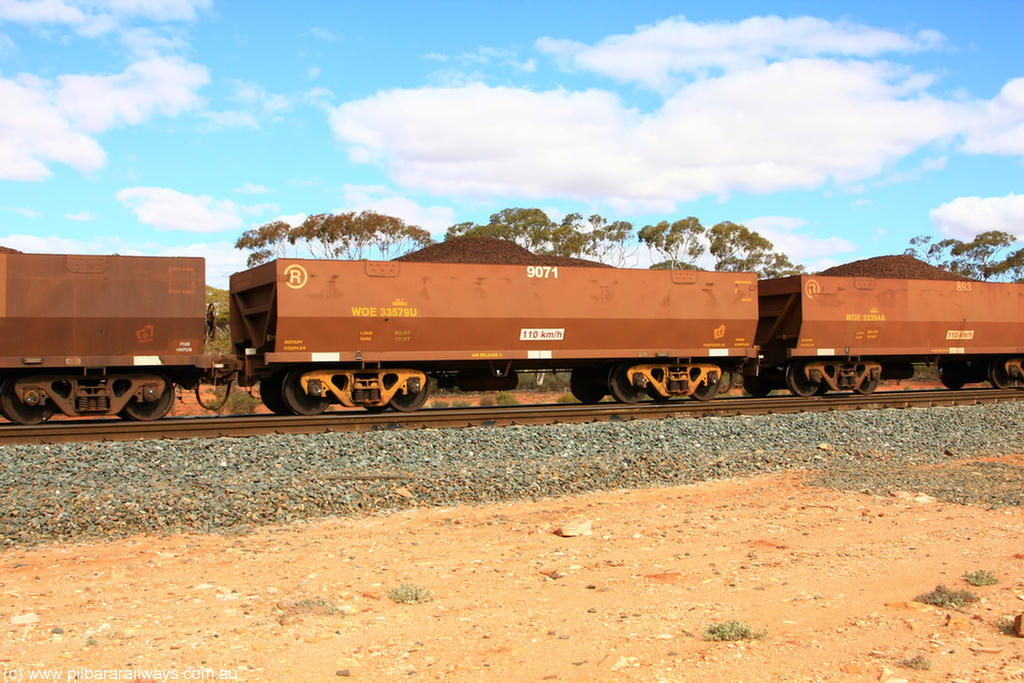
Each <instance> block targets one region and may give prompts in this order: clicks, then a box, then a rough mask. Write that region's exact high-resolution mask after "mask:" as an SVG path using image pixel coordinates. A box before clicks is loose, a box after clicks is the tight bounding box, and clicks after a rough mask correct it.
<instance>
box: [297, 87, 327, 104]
mask: <svg viewBox="0 0 1024 683" xmlns="http://www.w3.org/2000/svg"><path fill="white" fill-rule="evenodd" d="M333 99H334V93H333V92H331V91H330V90H328V89H327V88H311V89H310V90H308V91H306V92H305V94H303V95H302V100H303V101H304V102H309V103H310V104H314V105H316V106H326V105H328V104H329V103H330V101H331V100H333Z"/></svg>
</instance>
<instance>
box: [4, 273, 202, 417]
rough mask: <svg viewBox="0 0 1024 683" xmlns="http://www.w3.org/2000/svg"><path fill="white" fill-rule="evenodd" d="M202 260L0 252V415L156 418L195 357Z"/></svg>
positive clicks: (193, 376) (187, 379)
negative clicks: (61, 414)
mask: <svg viewBox="0 0 1024 683" xmlns="http://www.w3.org/2000/svg"><path fill="white" fill-rule="evenodd" d="M204 280H205V261H204V260H203V259H201V258H185V257H175V258H157V257H141V256H82V255H65V254H21V253H0V340H2V341H0V411H2V413H3V414H4V416H5V417H7V418H8V419H10V420H11V421H13V422H19V423H23V424H33V423H37V422H42V421H43V420H45V419H47V418H48V417H50V416H51V415H52V414H54V413H55V412H58V411H59V412H61V413H63V414H65V415H73V416H79V415H121V416H122V417H126V418H131V419H138V420H152V419H156V418H159V417H163V416H164V415H165V414H166V413H167V411H168V410H169V409H170V407H171V405H172V403H173V400H174V391H173V385H174V384H175V383H178V384H182V385H185V386H191V385H192V384H193V383H194V382H196V381H198V378H199V377H200V375H202V374H204V372H207V371H212V367H211V366H212V365H213V364H214V360H213V359H211V358H210V357H208V356H204V355H203V354H204V341H205V329H206V321H205V316H204V310H205V307H206V289H205V281H204Z"/></svg>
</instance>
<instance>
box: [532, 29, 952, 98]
mask: <svg viewBox="0 0 1024 683" xmlns="http://www.w3.org/2000/svg"><path fill="white" fill-rule="evenodd" d="M944 40H945V39H944V37H943V36H942V34H940V33H938V32H936V31H922V32H920V33H918V34H917V35H916V36H913V37H910V36H906V35H903V34H900V33H896V32H893V31H886V30H883V29H876V28H872V27H870V26H865V25H863V24H856V23H853V22H849V21H837V22H832V21H827V20H825V19H818V18H814V17H794V18H791V19H783V18H781V17H777V16H769V17H751V18H749V19H744V20H742V21H739V22H732V23H729V22H718V23H704V24H700V23H694V22H690V21H687V20H686V19H685V18H684V17H673V18H671V19H666V20H663V21H661V22H659V23H657V24H655V25H654V26H642V27H640V28H638V29H637V30H636V31H635V32H633V33H631V34H628V35H613V36H609V37H607V38H604V39H603V40H601V41H599V42H598V43H597V44H595V45H586V44H584V43H579V42H575V41H570V40H559V39H555V38H548V37H545V38H541V39H539V40H538V41H537V42H536V47H537V49H538V50H540V51H541V52H545V53H548V54H551V55H553V56H555V57H556V58H558V59H559V60H560V61H561V62H562V64H563V65H565V66H566V67H569V68H575V69H581V70H586V71H593V72H596V73H599V74H603V75H606V76H610V77H612V78H615V79H617V80H620V81H627V82H633V81H635V82H639V83H643V84H645V85H647V86H649V87H653V88H658V89H661V88H664V87H666V86H668V85H669V84H670V82H671V80H672V79H673V77H676V76H678V75H680V74H694V73H701V72H706V71H709V70H715V69H725V70H735V69H745V68H759V67H761V66H763V65H764V64H765V63H766V62H767V61H769V60H781V59H793V58H801V57H817V56H824V55H830V56H846V57H862V58H863V57H876V56H878V55H881V54H884V53H888V52H908V51H918V50H927V49H934V48H935V47H938V46H940V45H942V44H943V42H944Z"/></svg>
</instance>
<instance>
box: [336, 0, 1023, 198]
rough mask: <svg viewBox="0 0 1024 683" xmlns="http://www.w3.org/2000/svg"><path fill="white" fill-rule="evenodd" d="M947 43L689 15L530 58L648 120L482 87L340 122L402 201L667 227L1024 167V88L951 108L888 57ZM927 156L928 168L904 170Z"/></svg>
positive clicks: (925, 80)
mask: <svg viewBox="0 0 1024 683" xmlns="http://www.w3.org/2000/svg"><path fill="white" fill-rule="evenodd" d="M944 45H945V38H944V36H942V34H940V33H938V32H936V31H921V32H917V33H914V34H904V33H899V32H895V31H891V30H887V29H880V28H874V27H870V26H865V25H862V24H857V23H853V22H849V21H834V22H833V21H827V20H824V19H817V18H813V17H797V18H793V19H782V18H780V17H753V18H750V19H746V20H743V21H739V22H729V23H725V22H723V23H713V24H699V23H695V22H690V21H687V20H686V19H684V18H681V17H677V18H673V19H668V20H665V21H662V22H660V23H658V24H656V25H654V26H648V27H641V28H639V29H637V30H636V31H635V32H634V33H632V34H629V35H619V36H610V37H608V38H605V39H604V40H600V41H598V42H596V43H595V44H592V45H587V44H582V43H574V42H569V41H559V40H556V39H553V38H542V39H541V40H539V41H537V43H536V45H535V47H536V48H537V49H538V50H540V51H541V52H545V53H547V54H550V55H553V56H555V57H556V58H557V59H558V61H559V63H561V64H562V65H563V66H565V67H567V68H571V69H574V70H577V71H582V70H586V71H588V72H591V73H597V74H601V75H605V76H609V77H611V78H614V79H617V80H620V81H623V82H629V83H640V84H643V85H647V86H650V87H651V88H654V89H655V91H656V96H657V97H656V99H652V98H646V99H645V105H644V107H645V108H644V109H639V108H635V107H632V106H629V105H627V104H625V103H624V102H623V100H622V99H620V98H619V96H618V95H617V94H616V93H615V91H613V90H610V89H597V88H592V89H588V90H568V89H564V88H560V89H554V90H547V91H537V90H531V89H528V88H517V87H511V86H507V85H506V86H501V87H494V86H490V85H486V84H484V83H483V82H481V81H480V80H479V79H478V80H476V81H474V82H468V83H467V82H464V81H463V82H457V83H455V84H451V85H448V86H447V87H439V86H435V87H422V88H406V89H401V88H399V89H393V90H386V91H381V92H378V93H376V94H375V95H373V96H370V97H367V98H364V99H359V100H354V101H349V102H345V103H343V104H341V105H339V106H334V107H328V108H327V111H328V116H329V122H330V125H331V128H332V131H333V133H334V136H335V138H336V139H337V140H339V141H340V142H341V143H342V144H343V145H344V146H345V149H346V151H347V153H348V155H349V158H350V159H351V160H352V161H354V162H357V163H369V164H375V165H378V166H381V167H382V168H384V169H385V170H386V171H387V172H388V173H389V175H390V177H391V178H392V180H393V181H394V182H395V184H396V185H397V186H399V187H400V188H402V189H406V190H417V191H427V192H431V193H434V194H440V195H452V196H456V197H481V198H494V197H507V196H519V197H523V198H525V199H543V198H549V197H559V198H566V199H576V200H582V201H588V202H593V201H600V202H602V203H604V204H605V205H607V206H611V207H612V208H615V209H616V210H619V211H623V212H634V211H639V212H651V213H654V212H657V213H670V212H672V211H674V210H675V207H676V206H677V205H678V203H679V202H683V201H690V200H693V199H696V198H699V197H704V196H709V195H710V196H718V197H722V198H725V197H728V196H729V195H730V194H732V193H736V192H742V193H754V194H756V193H771V192H779V191H786V190H794V189H799V190H808V189H814V188H818V187H822V186H824V185H826V184H828V183H835V184H838V185H841V186H844V187H845V188H847V189H849V188H853V187H856V185H857V184H864V183H866V182H867V181H869V180H872V179H877V178H878V176H880V175H882V174H887V175H888V178H889V182H890V183H891V182H906V181H908V180H912V179H914V178H918V177H920V176H921V175H922V174H923V173H925V172H928V171H934V170H937V169H941V168H942V165H944V164H945V160H946V156H945V154H946V151H947V150H948V149H950V148H952V147H954V146H956V145H958V144H959V143H961V142H962V145H961V147H962V149H963V150H964V151H967V152H969V153H1000V154H1024V79H1017V80H1016V81H1012V82H1010V83H1009V84H1007V86H1006V87H1005V88H1003V91H1002V92H1001V93H999V95H998V96H997V97H995V98H993V99H992V100H990V101H989V100H972V99H971V98H970V97H968V96H965V95H963V94H957V95H955V96H952V95H950V96H945V97H943V96H939V95H936V94H933V93H932V92H931V90H932V88H933V85H934V82H935V77H934V76H933V75H932V74H928V73H921V72H918V71H915V70H914V69H912V68H910V67H907V66H904V65H900V64H898V63H896V62H895V61H893V60H892V59H891V58H889V56H890V55H892V54H894V53H895V54H899V53H910V52H917V51H923V50H935V49H938V48H941V47H943V46H944ZM477 56H479V58H480V59H484V58H485V57H487V56H488V55H485V54H484V53H483V52H480V53H479V54H478V55H477ZM446 59H447V60H449V61H450V60H451V59H453V58H446ZM321 102H322V101H321ZM652 103H653V104H652ZM922 152H923V153H925V154H927V155H928V158H927V160H926V161H925V162H923V163H921V164H920V167H919V168H917V169H915V170H913V171H910V172H906V171H905V172H902V173H900V172H897V171H896V169H897V168H898V166H897V164H898V162H900V161H901V160H904V159H906V158H907V157H909V156H911V155H913V154H917V153H922Z"/></svg>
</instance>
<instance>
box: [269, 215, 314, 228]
mask: <svg viewBox="0 0 1024 683" xmlns="http://www.w3.org/2000/svg"><path fill="white" fill-rule="evenodd" d="M307 218H309V215H308V214H305V213H290V214H284V215H281V216H276V217H275V218H273V219H271V222H275V221H282V222H284V223H287V224H288V225H290V226H292V227H293V228H297V227H298V226H300V225H302V222H303V221H305V220H306V219H307Z"/></svg>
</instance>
